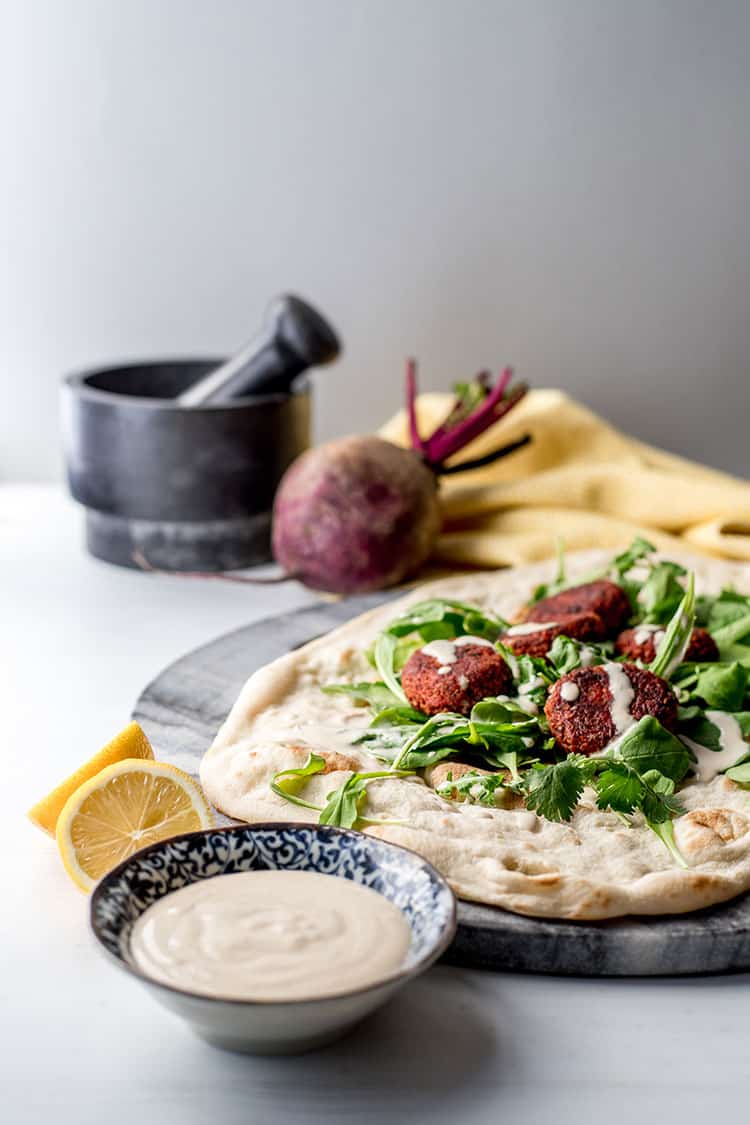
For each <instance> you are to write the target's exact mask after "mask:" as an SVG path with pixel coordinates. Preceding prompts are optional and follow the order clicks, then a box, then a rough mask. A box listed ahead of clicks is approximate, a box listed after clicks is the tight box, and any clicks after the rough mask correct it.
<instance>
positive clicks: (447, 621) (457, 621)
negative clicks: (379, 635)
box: [384, 598, 507, 641]
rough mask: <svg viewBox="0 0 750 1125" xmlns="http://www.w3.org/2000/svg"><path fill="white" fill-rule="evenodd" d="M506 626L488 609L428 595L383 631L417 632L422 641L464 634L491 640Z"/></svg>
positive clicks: (398, 632) (399, 634)
mask: <svg viewBox="0 0 750 1125" xmlns="http://www.w3.org/2000/svg"><path fill="white" fill-rule="evenodd" d="M506 628H507V623H506V622H505V621H503V619H502V618H500V617H496V616H495V615H494V614H492V613H490V612H489V611H488V610H481V609H480V608H479V607H478V606H475V605H469V604H468V603H467V602H459V601H454V600H452V599H449V598H431V599H429V600H428V601H424V602H418V603H417V604H416V605H413V606H411V608H410V609H408V610H407V611H406V612H405V613H402V614H401V615H400V616H399V617H396V618H395V619H394V620H393V621H391V622H390V624H389V625H388V626H387V627H386V629H385V630H384V632H386V633H388V634H390V635H391V636H394V637H405V636H408V634H410V633H419V634H420V636H421V638H422V640H424V641H431V640H436V639H438V638H443V637H446V638H447V637H458V636H462V635H466V634H471V635H472V636H477V637H484V638H485V639H486V640H490V641H494V640H496V638H497V637H498V636H499V635H500V633H501V632H503V631H504V630H505V629H506Z"/></svg>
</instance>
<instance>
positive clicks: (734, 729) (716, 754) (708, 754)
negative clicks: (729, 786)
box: [681, 711, 750, 781]
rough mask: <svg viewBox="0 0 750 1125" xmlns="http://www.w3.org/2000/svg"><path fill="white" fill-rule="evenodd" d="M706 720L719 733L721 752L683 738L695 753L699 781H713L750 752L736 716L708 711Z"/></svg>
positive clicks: (724, 712) (749, 746)
mask: <svg viewBox="0 0 750 1125" xmlns="http://www.w3.org/2000/svg"><path fill="white" fill-rule="evenodd" d="M706 718H707V719H708V720H709V722H711V723H713V725H714V726H715V727H716V728H717V730H718V732H719V745H720V746H721V749H720V750H711V749H709V747H708V746H701V744H700V743H699V742H693V740H692V738H685V736H684V735H683V736H681V737H682V741H683V742H684V743H685V745H686V746H688V747H689V748H690V749H691V750H692V752H693V756H694V757H695V760H696V766H695V772H696V775H697V777H698V780H699V781H711V779H712V778H714V777H716V775H717V773H721V771H722V770H727V769H729V767H730V766H733V765H735V764H736V763H737V762H738V761H739V760H740V758H742V757H744V755H745V754H747V752H748V750H750V745H748V743H747V742H745V739H744V738H743V737H742V727H741V726H740V724H739V723H738V722H737V720H736V719H735V717H734V715H729V714H728V713H727V712H726V711H706Z"/></svg>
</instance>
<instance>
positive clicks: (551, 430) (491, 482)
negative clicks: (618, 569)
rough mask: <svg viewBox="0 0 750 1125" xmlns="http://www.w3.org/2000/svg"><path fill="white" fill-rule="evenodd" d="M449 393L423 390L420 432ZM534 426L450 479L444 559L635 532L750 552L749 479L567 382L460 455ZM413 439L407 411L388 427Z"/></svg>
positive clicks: (620, 540) (433, 421)
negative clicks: (616, 422)
mask: <svg viewBox="0 0 750 1125" xmlns="http://www.w3.org/2000/svg"><path fill="white" fill-rule="evenodd" d="M452 401H453V399H452V396H451V395H447V394H425V395H421V396H420V397H419V399H418V402H417V417H418V420H419V428H420V432H421V433H423V434H425V435H428V434H429V433H431V432H432V430H433V429H434V428H435V427H436V426H437V425H438V424H439V423H440V422H441V421H442V420H443V418H444V417H445V415H446V414H447V413H448V410H449V408H450V405H451V403H452ZM525 433H529V434H531V436H532V442H531V444H530V445H528V446H526V447H525V448H524V449H521V450H520V451H519V452H518V453H514V454H512V455H511V456H510V457H508V458H506V459H504V460H500V461H496V462H495V463H494V464H492V465H487V466H485V467H484V468H481V469H474V470H471V471H467V472H466V473H460V474H457V475H456V476H449V477H445V478H443V480H442V481H441V484H440V493H441V498H442V504H443V510H444V512H445V524H444V528H443V534H442V536H441V537H440V541H439V544H438V549H437V555H436V557H437V559H438V560H439V561H441V562H443V563H447V564H449V565H454V566H455V565H461V566H467V565H468V566H487V567H492V566H514V565H516V564H518V563H524V562H533V561H535V560H537V559H541V558H546V557H547V556H548V555H551V554H553V553H554V550H555V544H556V541H557V539H559V538H562V539H563V541H564V543H565V546H566V548H567V549H568V550H577V549H579V548H583V547H605V548H619V547H622V546H626V545H627V543H628V542H629V541H630V540H631V539H632V538H633V536H634V535H637V534H640V535H643V536H645V537H646V538H648V539H650V540H651V541H652V542H653V543H654V544H655V545H656V546H657V547H659V548H661V549H665V550H668V549H669V547H670V545H671V546H674V545H675V543H676V542H682V543H683V545H684V546H689V547H690V548H692V549H693V550H697V551H701V552H703V553H704V554H709V555H716V556H719V557H722V558H728V559H746V560H750V483H747V482H745V481H743V480H740V479H738V478H736V477H732V476H729V475H728V474H727V473H722V472H719V471H718V470H716V469H708V468H705V467H704V466H702V465H699V464H696V463H695V462H693V461H688V460H685V459H684V458H682V457H676V456H674V455H673V454H671V453H665V452H664V451H663V450H660V449H655V448H653V447H651V446H648V445H645V444H643V443H641V442H639V441H636V440H635V439H634V438H630V437H627V436H626V435H625V434H622V433H620V432H619V431H618V430H616V429H615V428H614V427H613V426H611V425H609V423H608V422H605V421H604V420H603V419H602V418H600V417H598V415H596V414H594V413H593V411H591V410H588V409H587V408H586V407H585V406H581V405H580V403H577V402H575V401H574V400H573V399H571V398H569V397H568V396H567V395H565V394H563V393H562V392H561V391H556V390H536V391H530V392H529V394H528V395H527V396H526V398H525V399H523V401H522V402H521V403H520V404H519V405H518V406H517V407H515V408H514V409H513V410H512V411H511V413H510V414H509V415H508V416H507V418H505V419H504V420H503V421H502V422H500V423H499V424H498V425H497V426H494V427H491V428H490V429H489V430H487V431H486V432H485V433H484V434H482V436H481V437H480V438H478V439H477V440H476V441H474V442H472V443H471V444H470V445H468V446H466V448H465V449H463V450H462V451H461V454H460V455H459V456H458V457H456V458H455V459H454V461H453V462H452V463H459V462H460V461H462V460H469V459H471V458H474V457H481V456H482V455H483V454H485V453H489V452H491V451H492V450H493V449H495V448H497V447H498V446H500V445H504V444H506V443H507V442H511V441H513V440H514V439H517V438H519V437H521V436H522V435H523V434H525ZM380 434H381V436H382V437H384V438H387V439H388V440H390V441H393V442H395V443H396V444H398V445H408V444H409V440H408V427H407V420H406V414H405V412H404V411H400V412H399V413H398V414H397V415H396V416H395V417H394V418H392V419H391V420H390V422H387V423H386V424H385V426H383V428H382V429H381V430H380Z"/></svg>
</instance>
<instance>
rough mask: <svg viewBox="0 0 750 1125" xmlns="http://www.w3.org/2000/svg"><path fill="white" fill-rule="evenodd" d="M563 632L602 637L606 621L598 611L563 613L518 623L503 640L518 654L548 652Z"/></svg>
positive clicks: (576, 637) (590, 638) (584, 638)
mask: <svg viewBox="0 0 750 1125" xmlns="http://www.w3.org/2000/svg"><path fill="white" fill-rule="evenodd" d="M534 626H538V627H536V628H533V627H534ZM563 634H564V635H565V636H566V637H572V638H573V639H574V640H576V641H600V640H602V638H603V637H604V634H605V629H604V622H603V621H602V619H601V617H600V616H599V614H598V613H561V614H559V616H558V617H557V619H556V620H555V621H549V622H547V623H545V622H541V621H540V622H536V621H531V622H525V623H524V624H522V625H514V626H513V627H512V628H511V629H509V630H508V632H507V633H504V634H503V636H502V637H500V640H501V642H502V643H503V644H504V645H505V646H506V647H507V648H510V649H512V650H513V652H515V654H516V656H524V655H525V656H546V655H547V653H548V652H549V650H550V649H551V648H552V642H553V641H554V639H555V637H559V636H561V635H563Z"/></svg>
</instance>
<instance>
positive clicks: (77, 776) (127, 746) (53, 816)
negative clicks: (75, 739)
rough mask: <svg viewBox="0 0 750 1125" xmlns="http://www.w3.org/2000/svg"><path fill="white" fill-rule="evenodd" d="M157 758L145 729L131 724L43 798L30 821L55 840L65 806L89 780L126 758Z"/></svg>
mask: <svg viewBox="0 0 750 1125" xmlns="http://www.w3.org/2000/svg"><path fill="white" fill-rule="evenodd" d="M153 757H154V752H153V750H152V749H151V743H150V742H149V740H148V739H147V738H146V736H145V734H144V733H143V731H142V729H141V727H140V726H139V725H138V723H128V725H127V726H126V727H125V728H124V729H123V730H121V731H120V733H119V734H118V735H115V737H114V738H113V739H112V741H111V742H108V743H107V745H106V746H104V747H102V749H101V750H100V751H99V752H98V754H94V756H93V758H89V760H88V762H85V763H84V764H83V765H82V766H81V767H80V768H79V769H77V770H76V771H75V773H72V774H71V775H70V777H66V779H65V781H61V782H60V784H59V785H58V786H57V787H56V788H55V789H53V790H52V792H51V793H48V794H47V796H46V797H42V799H41V801H38V802H37V803H36V804H35V805H34V807H33V809H29V811H28V814H27V815H28V817H29V820H30V821H31V822H32V823H33V824H35V825H36V826H37V828H41V829H42V831H43V832H49V834H50V836H54V835H55V828H56V827H57V818H58V816H59V815H60V812H61V811H62V807H63V805H64V804H65V802H66V801H67V799H68V797H70V796H71V794H73V793H75V791H76V789H78V788H79V787H80V786H81V785H83V783H84V781H88V780H89V778H91V777H94V775H95V774H97V773H100V772H101V771H102V770H103V769H104V768H105V766H111V765H113V763H114V762H122V761H123V760H124V759H125V758H144V759H145V758H148V759H151V760H153Z"/></svg>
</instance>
